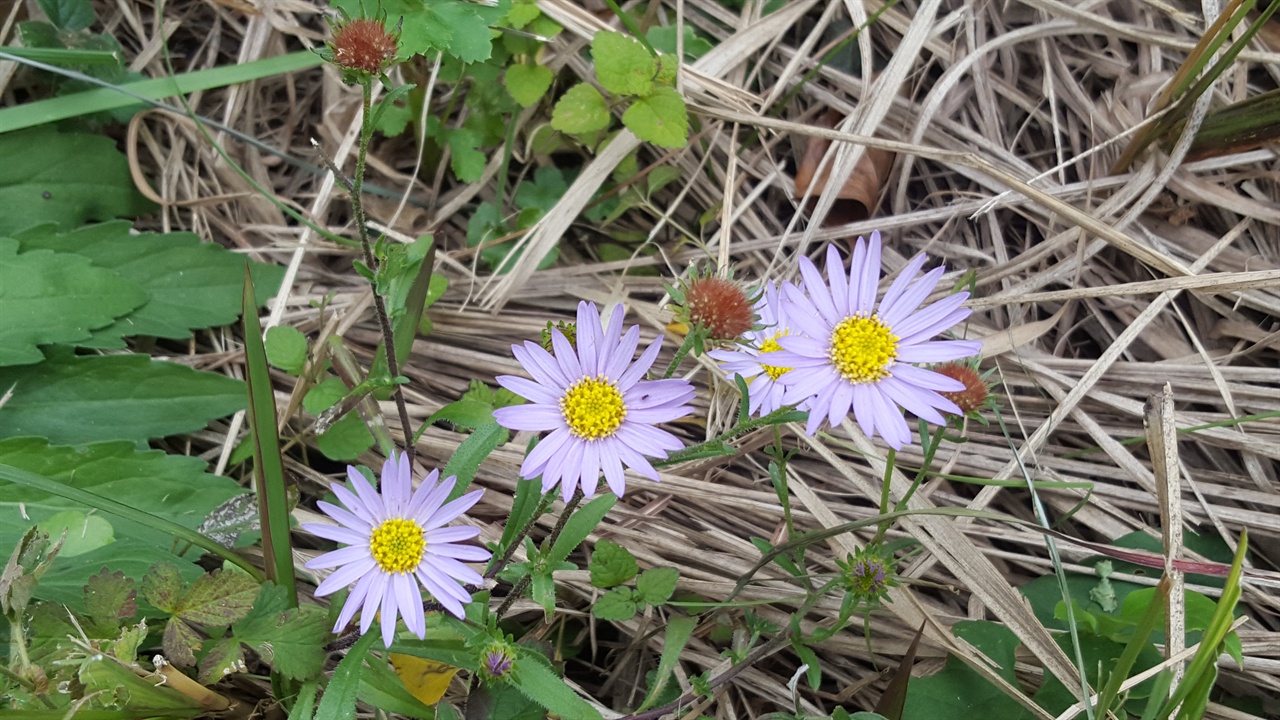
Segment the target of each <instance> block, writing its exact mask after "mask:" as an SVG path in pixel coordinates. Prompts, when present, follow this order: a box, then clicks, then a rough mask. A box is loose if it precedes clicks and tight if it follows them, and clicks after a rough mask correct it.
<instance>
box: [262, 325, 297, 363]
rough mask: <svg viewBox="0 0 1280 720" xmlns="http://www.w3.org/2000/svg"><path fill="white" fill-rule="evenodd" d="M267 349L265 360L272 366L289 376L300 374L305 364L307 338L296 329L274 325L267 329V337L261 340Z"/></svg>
mask: <svg viewBox="0 0 1280 720" xmlns="http://www.w3.org/2000/svg"><path fill="white" fill-rule="evenodd" d="M263 342H264V343H265V344H266V348H267V360H268V361H270V362H271V364H272V366H274V367H277V368H280V369H281V370H283V371H285V372H287V373H289V374H290V375H298V374H301V373H302V366H303V365H306V363H307V336H306V335H303V334H302V333H301V332H300V331H299V330H298V329H297V328H294V327H289V326H288V325H276V326H275V327H271V328H267V337H266V338H265V339H264V340H263Z"/></svg>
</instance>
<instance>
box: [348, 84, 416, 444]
mask: <svg viewBox="0 0 1280 720" xmlns="http://www.w3.org/2000/svg"><path fill="white" fill-rule="evenodd" d="M360 90H361V105H360V113H361V120H360V147H359V150H358V151H357V154H356V172H355V177H353V178H351V211H352V213H353V214H354V215H355V221H356V230H357V232H359V234H360V248H361V250H362V251H363V252H364V264H365V267H367V268H369V272H371V273H375V274H376V273H377V269H378V265H377V261H376V260H374V257H373V246H372V244H371V243H370V242H369V227H368V225H367V224H366V222H365V214H364V203H363V202H362V201H361V197H360V192H361V190H362V189H363V187H364V173H365V161H366V158H367V157H368V155H369V141H370V140H371V139H372V138H373V123H372V118H371V112H372V106H373V80H372V78H368V77H366V78H364V80H363V81H362V82H361V83H360ZM369 282H370V284H371V285H372V286H373V308H374V314H375V315H377V316H378V327H379V328H380V329H381V330H382V345H383V347H385V348H386V352H385V353H384V354H385V356H386V359H387V373H388V374H389V375H391V377H392V378H396V377H399V376H400V367H399V365H400V363H399V362H398V361H397V360H396V344H395V335H394V334H393V333H392V332H391V318H390V317H389V316H388V315H387V305H386V303H385V302H384V301H383V299H382V295H381V294H379V293H378V287H377V283H375V282H374V281H373V280H370V281H369ZM392 397H394V398H395V401H396V412H397V413H399V415H400V431H401V435H403V436H404V452H405V456H406V460H407V461H408V462H409V463H410V464H412V463H413V455H414V443H413V440H412V437H413V436H412V430H411V429H410V428H411V427H412V426H411V425H410V424H409V408H408V406H407V405H406V404H405V401H404V389H403V388H402V387H401V386H400V384H399V383H397V384H396V385H395V391H394V393H393V394H392Z"/></svg>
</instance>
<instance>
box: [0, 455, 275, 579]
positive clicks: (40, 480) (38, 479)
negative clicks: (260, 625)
mask: <svg viewBox="0 0 1280 720" xmlns="http://www.w3.org/2000/svg"><path fill="white" fill-rule="evenodd" d="M0 480H8V481H9V482H11V483H13V484H15V485H22V486H23V487H29V488H31V489H33V490H39V491H41V492H47V493H49V494H50V495H57V496H58V497H63V498H66V499H68V500H73V501H75V502H78V503H80V504H82V505H88V506H89V507H92V508H97V509H99V510H101V511H102V512H105V513H111V514H112V515H116V516H118V517H122V518H124V519H126V520H132V521H134V522H136V523H140V524H142V525H146V526H147V527H150V528H152V529H155V530H158V531H160V532H162V533H167V534H169V535H172V536H173V537H175V538H177V539H178V540H182V541H183V542H187V543H190V544H192V545H195V546H196V547H198V548H200V549H202V550H204V551H206V552H209V553H212V554H214V555H217V556H218V557H220V558H222V559H223V560H226V561H227V562H229V563H232V564H233V565H236V566H238V567H240V568H241V569H243V570H244V571H245V572H247V573H249V574H250V575H251V576H253V578H254V579H256V580H258V581H261V580H262V572H261V571H260V570H258V568H256V567H254V566H253V563H251V562H249V561H248V560H246V559H244V558H242V557H240V556H239V555H237V554H236V553H234V552H232V551H230V550H228V549H227V548H225V547H223V546H221V545H219V544H218V543H216V542H214V541H213V540H211V539H209V538H208V537H206V536H205V535H202V534H200V533H198V532H196V531H195V530H192V529H191V528H187V527H183V526H181V525H179V524H177V523H175V522H173V521H172V520H166V519H165V518H162V517H160V516H158V515H152V514H151V513H149V512H144V511H142V510H135V509H134V508H131V507H129V506H128V505H125V504H123V503H118V502H116V501H115V500H112V499H110V498H105V497H103V496H101V495H98V494H95V493H91V492H89V491H88V490H82V489H80V488H77V487H71V486H70V485H64V484H62V483H60V482H57V481H56V480H50V479H49V478H47V477H44V476H42V475H37V474H35V473H32V472H28V471H26V470H21V469H19V468H16V467H13V466H11V465H0Z"/></svg>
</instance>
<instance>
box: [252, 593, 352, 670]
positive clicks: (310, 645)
mask: <svg viewBox="0 0 1280 720" xmlns="http://www.w3.org/2000/svg"><path fill="white" fill-rule="evenodd" d="M329 629H330V622H329V614H328V613H327V612H325V611H324V610H322V609H320V608H319V607H317V606H315V605H299V606H298V607H296V608H293V609H290V610H285V611H284V612H282V613H279V614H277V615H276V616H275V617H274V623H273V624H271V625H270V626H269V627H267V626H265V624H264V625H263V626H261V627H259V628H257V632H252V633H249V632H244V631H242V630H241V628H240V626H239V625H237V626H236V637H237V638H238V639H239V640H240V641H241V642H244V643H246V644H248V645H249V646H250V647H252V648H253V649H254V650H256V651H257V652H258V654H259V655H262V657H263V658H265V659H266V660H267V662H269V663H271V666H272V667H274V668H275V669H276V670H277V671H278V672H279V673H280V674H282V675H284V676H285V677H288V678H292V679H294V680H306V679H308V678H312V677H315V676H316V675H319V674H320V671H322V670H324V663H325V659H326V657H327V655H326V653H325V651H324V646H325V642H326V641H327V640H328V637H329V634H330V633H329Z"/></svg>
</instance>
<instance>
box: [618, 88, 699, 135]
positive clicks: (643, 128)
mask: <svg viewBox="0 0 1280 720" xmlns="http://www.w3.org/2000/svg"><path fill="white" fill-rule="evenodd" d="M622 124H623V125H626V126H627V129H628V130H630V131H631V132H633V133H635V134H636V137H638V138H640V139H641V140H644V141H645V142H650V143H653V144H654V145H657V146H658V147H665V148H682V147H684V146H685V145H686V144H687V143H688V142H689V111H688V109H687V108H686V107H685V104H684V99H683V98H681V97H680V93H679V92H677V91H676V89H675V88H669V87H660V88H657V89H656V90H654V91H653V93H652V94H650V95H647V96H645V97H641V98H636V99H635V100H634V101H632V103H631V107H629V108H627V110H626V112H624V113H622Z"/></svg>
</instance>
